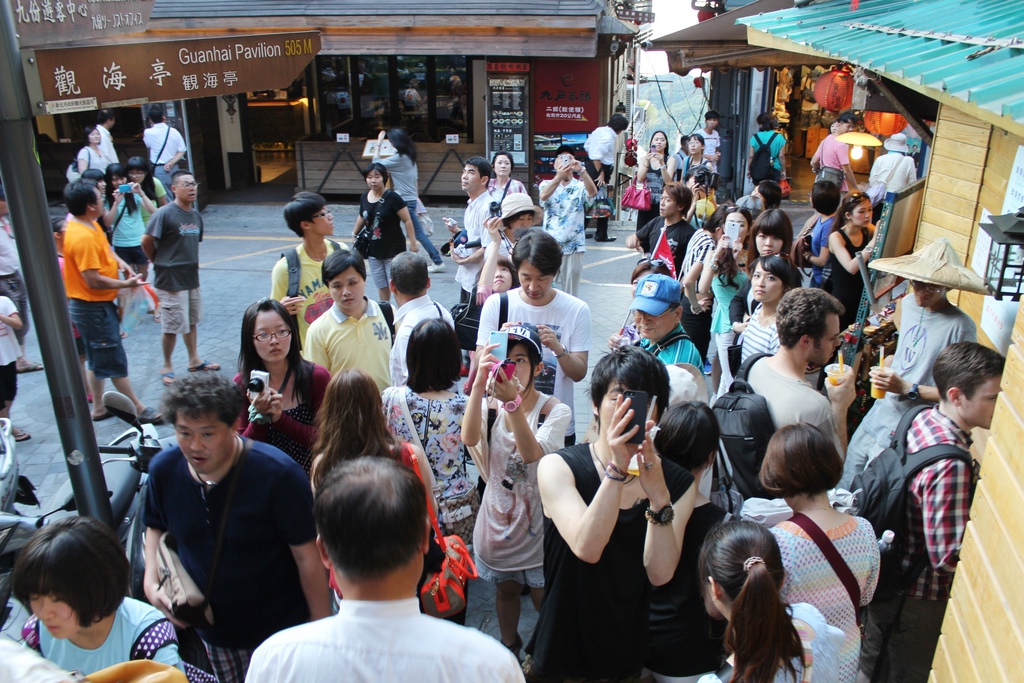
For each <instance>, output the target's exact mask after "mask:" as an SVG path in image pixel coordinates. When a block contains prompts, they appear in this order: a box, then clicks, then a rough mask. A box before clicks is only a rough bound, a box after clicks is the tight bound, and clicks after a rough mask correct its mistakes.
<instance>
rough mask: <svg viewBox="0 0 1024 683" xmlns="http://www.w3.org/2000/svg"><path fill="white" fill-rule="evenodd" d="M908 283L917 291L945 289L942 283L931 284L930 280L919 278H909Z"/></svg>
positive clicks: (933, 291) (939, 290) (934, 291)
mask: <svg viewBox="0 0 1024 683" xmlns="http://www.w3.org/2000/svg"><path fill="white" fill-rule="evenodd" d="M910 285H911V286H912V287H913V288H914V289H916V290H917V291H919V292H932V293H937V292H941V291H942V290H944V289H945V287H943V286H942V285H933V284H932V283H930V282H921V281H920V280H911V281H910Z"/></svg>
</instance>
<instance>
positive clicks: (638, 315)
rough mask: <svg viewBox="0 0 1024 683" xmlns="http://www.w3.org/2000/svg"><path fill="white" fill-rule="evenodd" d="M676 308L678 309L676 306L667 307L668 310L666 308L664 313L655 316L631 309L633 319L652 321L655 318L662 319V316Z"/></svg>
mask: <svg viewBox="0 0 1024 683" xmlns="http://www.w3.org/2000/svg"><path fill="white" fill-rule="evenodd" d="M677 308H679V307H678V306H669V307H668V308H666V309H665V310H664V311H662V312H661V313H659V314H657V315H654V314H653V313H648V312H647V311H641V310H637V309H633V316H634V317H635V318H638V319H640V320H654V319H656V318H660V317H662V316H663V315H665V314H667V313H669V312H670V311H674V310H675V309H677Z"/></svg>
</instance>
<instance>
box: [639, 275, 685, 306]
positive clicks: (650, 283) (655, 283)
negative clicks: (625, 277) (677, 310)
mask: <svg viewBox="0 0 1024 683" xmlns="http://www.w3.org/2000/svg"><path fill="white" fill-rule="evenodd" d="M681 293H682V290H681V289H680V287H679V282H678V281H677V280H676V279H675V278H671V277H669V276H668V275H661V274H660V273H652V274H651V275H645V276H644V277H642V278H640V282H638V283H636V297H635V298H634V299H633V303H632V304H630V308H631V309H633V310H634V311H643V312H644V313H649V314H651V315H661V314H662V313H664V312H665V311H667V310H668V308H669V306H678V305H679V301H680V295H681Z"/></svg>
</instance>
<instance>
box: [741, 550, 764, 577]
mask: <svg viewBox="0 0 1024 683" xmlns="http://www.w3.org/2000/svg"><path fill="white" fill-rule="evenodd" d="M758 563H760V564H764V560H762V559H761V558H760V557H757V556H756V555H755V556H754V557H748V558H747V559H746V560H745V561H744V562H743V571H745V572H746V573H748V574H749V573H750V569H751V568H752V567H753V566H754V565H755V564H758Z"/></svg>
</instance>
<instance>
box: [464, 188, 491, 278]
mask: <svg viewBox="0 0 1024 683" xmlns="http://www.w3.org/2000/svg"><path fill="white" fill-rule="evenodd" d="M497 199H498V198H497V197H495V196H494V194H492V193H491V191H490V190H489V189H488V190H485V191H484V192H482V193H481V194H479V195H477V196H476V198H475V199H470V200H469V201H468V202H466V213H465V215H464V217H463V222H464V224H463V226H462V227H464V228H465V229H466V236H467V237H468V238H469V241H470V242H477V241H479V242H480V247H474V248H472V249H469V248H466V247H462V246H459V247H455V250H458V254H459V256H469V255H471V254H472V253H473V252H475V251H476V250H477V249H479V248H486V247H487V245H488V244H490V243H491V233H489V232H487V228H485V227H484V221H486V220H487V219H488V218H489V217H490V215H491V213H490V208H491V202H493V201H497ZM483 267H484V262H483V260H480V261H474V262H473V263H464V264H460V265H459V267H458V270H456V271H455V281H456V282H458V283H459V284H460V285H462V288H463V289H464V290H466V291H467V292H472V291H473V288H474V287H476V280H477V278H478V277H480V270H481V269H482V268H483Z"/></svg>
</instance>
